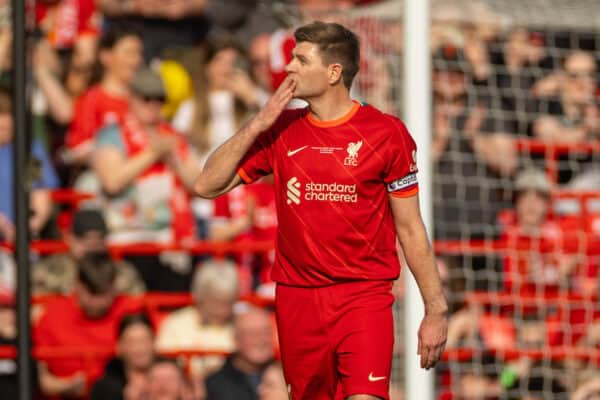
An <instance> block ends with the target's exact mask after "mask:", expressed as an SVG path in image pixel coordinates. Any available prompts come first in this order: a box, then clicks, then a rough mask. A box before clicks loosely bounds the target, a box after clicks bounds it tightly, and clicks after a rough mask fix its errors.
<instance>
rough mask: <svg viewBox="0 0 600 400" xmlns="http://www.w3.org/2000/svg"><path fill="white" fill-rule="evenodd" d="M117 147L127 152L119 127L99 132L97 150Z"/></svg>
mask: <svg viewBox="0 0 600 400" xmlns="http://www.w3.org/2000/svg"><path fill="white" fill-rule="evenodd" d="M102 147H116V148H117V149H119V150H120V151H122V152H125V143H123V138H122V137H121V130H120V128H119V126H118V125H109V126H106V127H104V128H102V129H100V131H99V132H98V135H97V136H96V148H102Z"/></svg>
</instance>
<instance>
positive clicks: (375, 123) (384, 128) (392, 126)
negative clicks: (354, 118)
mask: <svg viewBox="0 0 600 400" xmlns="http://www.w3.org/2000/svg"><path fill="white" fill-rule="evenodd" d="M361 105H362V107H361V111H362V112H361V116H362V118H361V120H362V121H363V123H365V124H368V125H369V126H370V128H371V129H370V131H371V132H376V133H379V134H380V135H382V136H386V137H387V136H395V135H408V134H409V133H408V129H407V128H406V125H405V124H404V122H403V121H402V120H401V119H400V118H398V117H397V116H395V115H392V114H388V113H386V112H383V111H381V110H379V109H378V108H376V107H374V106H372V105H370V104H366V103H361Z"/></svg>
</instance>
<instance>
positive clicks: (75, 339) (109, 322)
mask: <svg viewBox="0 0 600 400" xmlns="http://www.w3.org/2000/svg"><path fill="white" fill-rule="evenodd" d="M77 268H78V271H77V281H76V283H75V286H74V289H73V295H72V296H69V297H65V298H60V299H56V300H53V301H51V302H49V303H47V304H46V305H45V306H44V311H43V314H42V315H41V317H40V318H39V320H38V321H37V323H36V324H35V327H34V330H33V339H34V343H35V345H36V347H37V348H46V349H47V348H51V347H52V348H57V349H58V348H62V349H63V350H65V348H66V350H67V351H68V350H69V349H71V351H72V350H73V349H78V350H80V351H81V353H82V356H77V355H76V354H75V353H71V355H70V356H69V357H65V358H51V359H47V360H44V359H42V360H40V361H39V362H38V370H39V384H40V388H41V391H42V393H43V394H44V396H46V397H44V398H49V399H54V398H65V397H68V398H80V397H83V396H84V394H85V392H86V387H87V388H89V385H92V384H93V383H94V382H95V381H96V380H97V379H98V378H99V377H100V376H102V372H103V370H104V364H105V363H106V361H108V359H109V358H110V350H111V349H114V347H115V345H116V343H117V326H118V324H119V321H121V319H122V318H123V316H124V315H127V314H132V313H136V312H139V309H140V307H141V305H140V304H139V302H138V300H136V299H131V298H126V297H123V296H117V292H116V290H115V285H114V283H115V278H116V276H117V270H116V265H115V264H114V263H113V262H112V261H111V260H110V259H109V258H108V255H107V254H102V253H97V254H88V255H87V256H85V257H84V258H83V259H82V260H80V261H79V262H78V266H77ZM90 348H92V349H96V350H97V349H107V350H108V352H107V353H106V354H100V355H99V356H98V357H95V358H94V359H93V361H90V360H89V359H86V357H85V353H86V351H90Z"/></svg>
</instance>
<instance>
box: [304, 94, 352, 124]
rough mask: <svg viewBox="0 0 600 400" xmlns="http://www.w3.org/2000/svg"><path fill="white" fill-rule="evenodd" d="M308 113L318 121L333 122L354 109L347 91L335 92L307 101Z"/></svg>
mask: <svg viewBox="0 0 600 400" xmlns="http://www.w3.org/2000/svg"><path fill="white" fill-rule="evenodd" d="M308 103H309V105H310V112H311V114H312V115H313V116H314V117H315V118H316V119H318V120H319V121H334V120H336V119H338V118H341V117H343V116H344V115H346V114H348V112H349V111H350V110H351V109H352V107H354V102H353V101H352V99H351V98H350V96H349V94H348V91H347V90H335V91H330V92H328V93H325V94H324V95H322V96H320V97H318V98H313V99H310V100H309V102H308Z"/></svg>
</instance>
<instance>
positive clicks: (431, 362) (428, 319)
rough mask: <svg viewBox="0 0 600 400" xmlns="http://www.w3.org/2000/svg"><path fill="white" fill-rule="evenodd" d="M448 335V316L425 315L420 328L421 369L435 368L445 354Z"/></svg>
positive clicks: (444, 314)
mask: <svg viewBox="0 0 600 400" xmlns="http://www.w3.org/2000/svg"><path fill="white" fill-rule="evenodd" d="M447 335H448V316H447V314H446V313H443V314H425V317H423V321H421V327H420V328H419V345H418V350H417V354H419V355H420V356H421V368H425V369H429V368H433V367H435V364H436V363H437V362H438V361H439V359H440V358H441V356H442V353H443V352H444V346H445V345H446V337H447Z"/></svg>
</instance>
